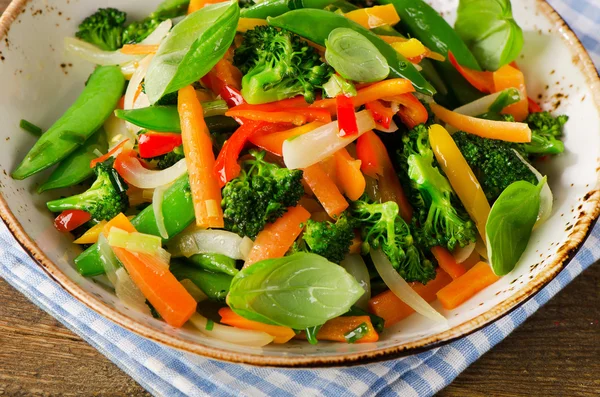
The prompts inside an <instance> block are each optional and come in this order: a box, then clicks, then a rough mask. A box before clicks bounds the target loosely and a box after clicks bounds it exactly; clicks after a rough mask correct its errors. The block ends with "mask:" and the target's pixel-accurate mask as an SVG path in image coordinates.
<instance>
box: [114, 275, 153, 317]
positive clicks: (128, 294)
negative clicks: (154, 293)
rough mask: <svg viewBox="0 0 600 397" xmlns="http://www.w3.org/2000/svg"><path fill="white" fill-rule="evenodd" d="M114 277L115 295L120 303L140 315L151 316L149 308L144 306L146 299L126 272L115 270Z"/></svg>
mask: <svg viewBox="0 0 600 397" xmlns="http://www.w3.org/2000/svg"><path fill="white" fill-rule="evenodd" d="M116 276H117V283H116V284H115V293H116V295H117V297H118V298H119V299H120V300H121V302H123V304H125V306H127V307H129V308H131V309H134V310H136V311H138V312H140V313H144V314H148V315H151V313H150V308H149V307H148V305H147V304H146V297H145V296H144V294H142V291H140V289H139V288H138V287H137V285H135V283H134V282H133V280H132V279H131V277H129V274H128V273H127V271H126V270H125V269H124V268H122V267H121V268H119V269H117V272H116Z"/></svg>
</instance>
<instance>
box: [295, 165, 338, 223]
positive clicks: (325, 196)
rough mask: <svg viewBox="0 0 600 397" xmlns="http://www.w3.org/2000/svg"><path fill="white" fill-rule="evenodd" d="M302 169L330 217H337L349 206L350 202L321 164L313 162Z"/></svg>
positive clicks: (305, 178) (306, 179)
mask: <svg viewBox="0 0 600 397" xmlns="http://www.w3.org/2000/svg"><path fill="white" fill-rule="evenodd" d="M302 171H304V172H303V179H304V181H305V182H306V183H307V184H308V186H309V187H310V189H311V190H312V192H313V193H314V194H315V196H316V197H317V199H318V200H319V203H321V205H322V206H323V208H324V209H325V211H327V214H328V215H329V216H330V217H332V218H333V219H335V218H336V217H337V216H338V215H340V214H341V213H342V212H344V211H345V210H346V208H348V205H349V204H348V202H347V201H346V199H345V198H344V196H343V195H342V193H340V190H339V189H338V187H337V186H336V184H335V182H334V181H333V180H332V179H331V178H330V177H329V176H328V175H327V173H326V172H325V170H323V167H322V166H321V165H320V164H318V163H317V164H313V165H311V166H310V167H308V168H304V169H303V170H302Z"/></svg>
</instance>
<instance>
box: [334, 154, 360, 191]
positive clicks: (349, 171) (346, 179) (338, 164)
mask: <svg viewBox="0 0 600 397" xmlns="http://www.w3.org/2000/svg"><path fill="white" fill-rule="evenodd" d="M333 158H334V160H335V173H336V176H337V185H338V188H340V191H342V192H343V193H344V194H345V195H346V197H348V198H349V199H350V200H352V201H356V200H358V199H359V198H360V197H361V196H362V195H363V193H364V192H365V187H366V185H367V182H366V181H365V176H364V175H363V174H362V172H360V160H355V159H353V158H352V156H350V153H348V150H346V148H344V149H341V150H338V151H337V152H335V154H334V155H333Z"/></svg>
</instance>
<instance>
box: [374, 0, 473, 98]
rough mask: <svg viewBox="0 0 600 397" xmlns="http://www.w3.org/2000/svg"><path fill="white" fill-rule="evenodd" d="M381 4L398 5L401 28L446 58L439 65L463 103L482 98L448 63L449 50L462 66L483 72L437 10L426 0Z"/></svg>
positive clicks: (437, 66) (444, 76)
mask: <svg viewBox="0 0 600 397" xmlns="http://www.w3.org/2000/svg"><path fill="white" fill-rule="evenodd" d="M379 2H380V3H382V4H392V5H393V6H394V8H395V9H396V11H397V12H398V15H399V16H400V23H399V26H400V27H401V28H402V30H404V31H406V33H408V34H409V35H410V36H411V37H414V38H416V39H418V40H419V41H421V42H422V43H423V44H424V45H425V46H426V47H427V48H429V49H431V50H432V51H436V52H439V53H440V54H442V55H444V56H445V57H446V61H445V62H443V63H442V62H436V63H435V66H436V68H437V69H438V71H439V72H440V74H441V75H442V77H443V78H444V81H446V82H447V83H448V85H449V86H450V89H451V90H452V92H453V93H454V95H455V96H456V98H457V99H458V101H459V102H460V103H461V104H465V103H468V102H472V101H474V100H475V99H478V98H480V97H481V96H482V94H481V93H480V92H479V91H478V90H477V89H475V88H474V87H473V86H472V85H471V84H469V83H468V82H467V81H466V80H465V79H464V78H463V77H462V76H461V75H460V73H458V72H457V71H456V69H455V68H454V67H453V66H452V64H451V63H450V61H449V60H448V51H452V54H454V56H455V57H456V60H457V61H458V63H459V64H461V65H462V66H465V67H467V68H469V69H474V70H481V68H480V67H479V64H478V63H477V60H476V59H475V57H474V56H473V54H472V53H471V51H470V50H469V48H468V47H467V45H466V44H465V43H464V42H463V41H462V39H461V38H460V37H459V36H458V34H457V33H456V32H455V31H454V29H452V26H450V25H449V24H448V22H446V20H445V19H444V18H442V16H441V15H440V14H438V13H437V11H435V10H434V9H433V8H432V7H431V6H430V5H429V4H427V3H426V2H425V1H423V0H379Z"/></svg>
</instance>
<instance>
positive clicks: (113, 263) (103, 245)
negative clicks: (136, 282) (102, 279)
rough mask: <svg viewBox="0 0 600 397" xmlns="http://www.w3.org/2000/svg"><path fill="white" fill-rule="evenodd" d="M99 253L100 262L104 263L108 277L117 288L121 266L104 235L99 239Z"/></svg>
mask: <svg viewBox="0 0 600 397" xmlns="http://www.w3.org/2000/svg"><path fill="white" fill-rule="evenodd" d="M98 253H99V254H100V255H99V258H100V262H102V267H103V268H104V273H105V274H106V277H108V279H109V280H110V282H111V283H112V285H113V286H115V285H116V284H117V275H116V272H117V269H118V268H119V267H120V265H119V262H118V261H117V257H116V255H115V253H114V252H113V250H112V248H110V245H108V240H107V239H106V237H104V234H102V233H100V236H99V237H98Z"/></svg>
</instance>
